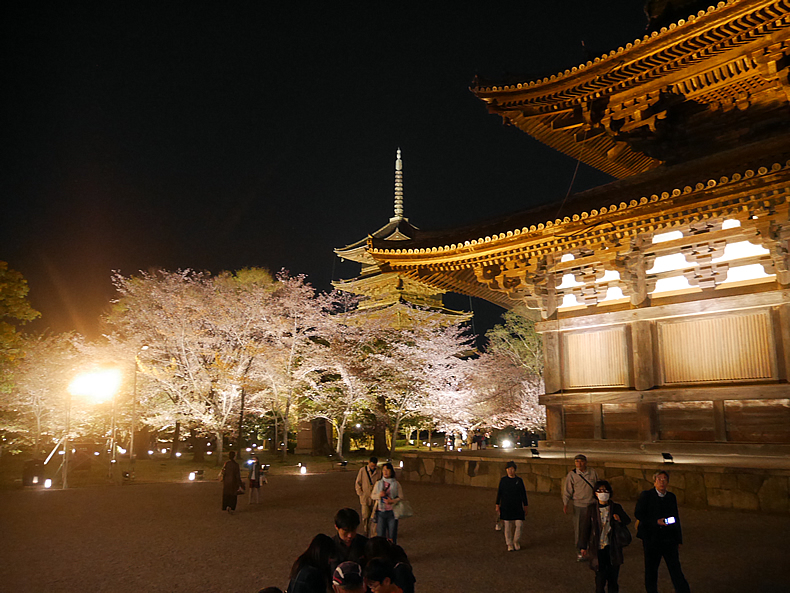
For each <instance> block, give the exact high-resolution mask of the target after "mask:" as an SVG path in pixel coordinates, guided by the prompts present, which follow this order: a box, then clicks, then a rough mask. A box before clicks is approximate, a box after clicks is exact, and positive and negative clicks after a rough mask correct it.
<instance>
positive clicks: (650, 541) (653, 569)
mask: <svg viewBox="0 0 790 593" xmlns="http://www.w3.org/2000/svg"><path fill="white" fill-rule="evenodd" d="M653 483H654V488H651V489H650V490H645V491H644V492H642V494H640V495H639V500H638V501H637V503H636V509H635V510H634V516H635V517H636V518H637V520H638V522H639V523H638V526H637V530H636V537H638V538H639V539H641V540H642V548H643V549H644V552H645V591H647V593H657V592H658V567H659V566H660V565H661V559H662V558H663V559H664V560H665V561H666V563H667V569H668V570H669V577H670V578H671V579H672V586H673V587H675V591H676V592H677V593H689V592H690V591H691V589H690V588H689V584H688V581H687V580H686V577H685V576H684V575H683V570H682V569H681V568H680V555H679V549H680V546H681V544H682V543H683V532H682V530H681V528H680V516H679V515H678V501H677V498H676V497H675V495H674V494H672V493H671V492H669V491H667V486H669V474H668V473H667V472H665V471H664V470H661V471H657V472H656V473H655V474H653Z"/></svg>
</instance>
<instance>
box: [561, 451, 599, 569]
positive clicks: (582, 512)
mask: <svg viewBox="0 0 790 593" xmlns="http://www.w3.org/2000/svg"><path fill="white" fill-rule="evenodd" d="M573 462H574V464H575V465H576V467H575V468H574V469H572V470H571V471H569V472H568V475H567V476H565V483H564V484H563V487H562V505H563V506H562V511H563V512H564V513H565V514H566V515H567V514H568V512H569V510H570V509H571V508H573V541H574V544H573V545H574V547H575V546H576V542H578V541H579V529H580V528H581V526H582V524H583V523H584V522H585V520H586V518H587V507H588V506H590V505H591V504H595V502H596V498H595V489H594V488H593V484H595V483H596V482H597V481H598V473H597V472H596V471H595V470H594V469H593V468H591V467H590V468H588V467H587V457H585V456H584V455H581V454H579V455H577V456H576V457H574V459H573ZM577 552H578V550H577ZM576 560H577V561H578V562H582V561H584V560H585V557H584V556H583V555H582V554H581V553H577V555H576Z"/></svg>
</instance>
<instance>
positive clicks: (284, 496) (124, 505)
mask: <svg viewBox="0 0 790 593" xmlns="http://www.w3.org/2000/svg"><path fill="white" fill-rule="evenodd" d="M354 475H355V472H354V471H348V472H333V473H329V474H322V475H309V476H274V477H272V478H271V480H270V484H269V486H266V487H265V488H264V490H263V494H264V497H263V500H264V504H261V505H260V506H253V507H249V506H248V505H247V503H246V499H240V504H239V510H238V511H237V513H236V514H235V515H234V516H228V515H227V514H226V513H223V512H221V511H220V510H219V506H220V486H219V484H218V483H216V482H209V483H193V484H136V485H132V486H123V487H114V488H113V487H101V488H90V489H75V490H69V491H66V492H62V491H21V490H16V491H3V492H0V530H2V534H3V548H4V549H3V552H2V555H1V559H0V591H2V592H3V593H11V592H14V593H16V592H38V591H41V592H45V591H46V592H48V593H49V592H59V591H68V592H99V591H106V592H119V593H123V592H127V591H128V592H135V593H143V592H158V591H162V592H164V591H168V592H169V591H190V592H203V591H205V592H209V591H211V592H213V591H224V592H228V593H255V592H257V591H258V589H259V588H261V587H263V586H267V585H275V586H278V587H281V588H284V587H285V586H286V584H287V575H288V570H289V568H290V565H291V563H292V562H293V560H294V559H295V558H296V556H297V555H298V554H299V553H300V552H301V551H303V550H304V548H305V547H306V546H307V544H308V543H309V541H310V539H311V538H312V536H313V535H315V534H316V533H318V532H321V531H323V532H325V533H327V534H330V535H331V534H332V533H333V527H332V516H333V514H334V512H335V511H336V510H337V509H338V508H340V507H342V506H352V507H354V508H356V506H357V500H356V496H355V495H354V491H353V480H354ZM404 489H405V491H406V494H407V497H408V498H409V499H410V500H411V502H412V504H413V506H414V509H415V512H416V515H415V516H414V517H412V518H410V519H407V520H404V521H401V526H400V527H401V532H400V538H399V539H400V541H399V543H400V544H401V545H403V546H404V548H405V549H406V551H407V553H408V554H409V556H410V558H411V560H412V563H413V565H414V572H415V575H416V576H417V589H418V591H421V592H423V593H439V592H444V591H448V592H449V591H460V592H470V593H471V592H480V591H487V592H498V591H502V592H511V591H531V592H535V593H553V592H576V591H582V592H583V591H592V590H593V575H592V571H591V570H589V568H588V567H587V566H586V565H581V564H576V563H575V562H574V552H573V548H572V543H571V540H572V527H571V524H570V522H569V519H568V518H567V517H565V516H564V515H563V514H562V508H561V503H560V501H559V500H557V499H556V498H555V497H553V496H546V495H531V496H530V513H529V516H528V517H527V522H526V525H525V535H524V538H523V543H524V548H523V549H522V550H521V551H520V552H506V551H505V546H504V542H503V539H502V536H501V533H499V532H496V531H494V529H493V527H494V510H493V508H494V496H495V493H494V492H493V491H491V490H485V489H478V488H469V487H457V486H443V485H441V486H440V485H427V484H411V483H405V484H404ZM625 508H626V510H627V511H628V512H629V513H631V512H632V511H633V503H626V505H625ZM681 517H682V520H683V527H684V535H685V540H686V544H685V545H684V546H683V548H682V550H681V561H682V563H683V567H684V570H685V572H686V576H687V577H688V579H689V582H690V583H691V587H692V590H694V591H695V592H715V593H727V592H733V593H735V592H739V593H740V592H744V591H748V592H752V591H754V592H757V591H759V592H761V593H772V592H777V593H778V592H780V591H787V583H788V579H789V578H790V569H789V568H788V563H787V552H786V544H785V542H786V538H785V536H786V534H787V533H789V532H790V518H788V517H776V516H765V515H756V514H745V513H735V512H722V511H698V510H692V509H681ZM620 584H621V590H622V591H624V592H638V591H643V590H644V589H643V586H642V558H641V547H640V542H639V540H636V539H635V540H634V543H633V544H632V545H631V547H629V548H628V549H627V550H626V564H625V565H624V566H623V569H622V572H621V579H620ZM659 588H660V590H661V591H662V592H663V591H671V590H672V587H671V585H670V584H669V580H668V577H667V575H666V571H665V569H664V568H663V566H662V571H661V579H660V581H659Z"/></svg>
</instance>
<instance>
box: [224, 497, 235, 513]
mask: <svg viewBox="0 0 790 593" xmlns="http://www.w3.org/2000/svg"><path fill="white" fill-rule="evenodd" d="M237 498H238V497H237V496H236V495H235V494H230V495H228V494H223V495H222V510H223V511H224V510H225V509H227V508H230V510H232V511H235V510H236V499H237Z"/></svg>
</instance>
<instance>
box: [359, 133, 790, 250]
mask: <svg viewBox="0 0 790 593" xmlns="http://www.w3.org/2000/svg"><path fill="white" fill-rule="evenodd" d="M788 163H790V137H782V138H777V139H773V140H771V141H767V142H763V143H760V144H756V145H748V146H743V147H740V148H738V149H734V150H731V151H727V152H724V153H720V154H717V155H713V156H711V157H706V158H702V159H698V160H696V161H692V162H689V163H682V164H679V165H675V166H671V167H670V166H666V165H663V166H661V167H659V168H657V169H653V170H651V171H648V172H646V173H643V174H642V175H639V176H636V177H632V178H629V179H624V180H620V181H615V182H612V183H609V184H606V185H602V186H599V187H596V188H594V189H591V190H588V191H584V192H580V193H578V194H574V195H572V196H570V197H569V198H568V199H567V200H566V201H565V202H564V203H563V204H562V205H561V204H560V201H561V200H560V199H557V198H556V197H554V199H552V200H551V201H550V202H549V203H546V204H544V205H542V206H538V207H536V208H532V209H529V210H524V211H521V212H515V213H511V214H507V215H504V216H500V217H497V218H494V219H490V220H488V221H485V222H481V223H476V224H473V225H469V226H466V227H460V228H455V229H447V230H438V231H419V230H416V232H415V234H414V235H413V237H412V238H411V239H410V240H404V241H398V242H391V241H387V240H384V239H380V238H375V237H372V238H370V239H368V242H369V244H370V247H371V248H372V249H373V250H374V251H375V253H374V255H375V256H376V259H378V260H382V259H386V258H387V255H385V253H386V254H392V253H394V252H400V253H404V252H406V251H407V250H413V251H416V250H423V249H424V250H427V251H432V250H433V249H439V250H452V249H462V248H463V246H465V245H468V244H471V243H474V244H475V245H479V244H482V243H486V242H490V241H491V240H496V239H497V238H501V239H504V238H506V236H510V235H513V234H526V233H529V232H534V231H536V230H539V229H543V228H549V227H555V228H556V229H557V232H561V233H564V232H566V231H564V230H562V226H563V225H565V224H566V223H570V222H574V221H578V220H585V219H587V220H590V222H591V224H592V220H593V218H594V217H595V215H596V214H598V213H599V210H600V209H604V210H605V209H607V208H608V210H609V211H610V212H611V211H615V210H617V211H622V210H627V209H637V208H639V207H641V206H643V205H644V204H646V203H650V202H656V201H660V200H665V199H667V198H670V197H673V196H677V195H681V194H689V193H692V192H702V191H710V190H712V188H716V187H719V186H722V185H724V184H727V183H734V182H737V181H739V180H743V179H748V178H750V177H753V176H754V175H755V173H759V172H762V173H759V174H764V173H765V172H771V171H776V170H779V169H785V168H788V167H790V164H788ZM701 172H704V174H703V173H701ZM598 224H600V222H599V223H598Z"/></svg>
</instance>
